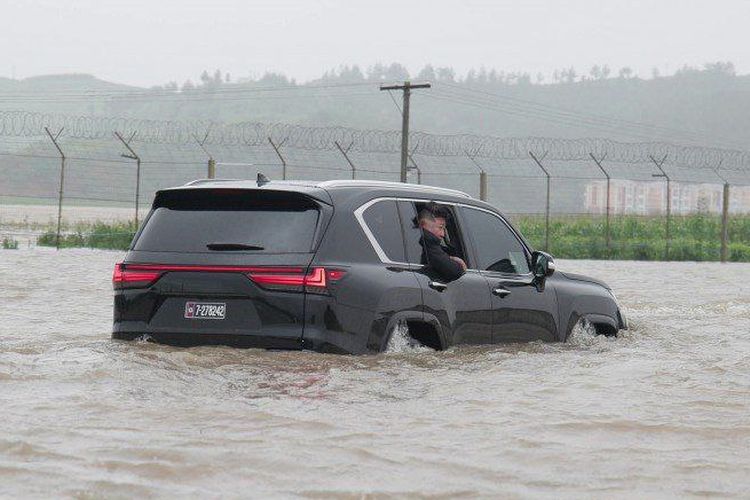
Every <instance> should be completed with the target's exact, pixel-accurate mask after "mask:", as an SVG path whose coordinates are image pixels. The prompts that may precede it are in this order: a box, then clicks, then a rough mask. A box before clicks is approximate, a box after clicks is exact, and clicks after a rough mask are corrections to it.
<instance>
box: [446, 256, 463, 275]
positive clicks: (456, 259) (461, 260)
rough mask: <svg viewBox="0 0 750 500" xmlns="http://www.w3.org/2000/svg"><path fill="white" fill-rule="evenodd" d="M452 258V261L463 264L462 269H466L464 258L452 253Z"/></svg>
mask: <svg viewBox="0 0 750 500" xmlns="http://www.w3.org/2000/svg"><path fill="white" fill-rule="evenodd" d="M450 258H451V260H452V261H454V262H458V264H459V265H460V266H461V269H463V270H464V271H466V262H464V260H463V259H462V258H461V257H456V256H454V255H451V256H450Z"/></svg>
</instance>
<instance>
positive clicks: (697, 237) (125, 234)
mask: <svg viewBox="0 0 750 500" xmlns="http://www.w3.org/2000/svg"><path fill="white" fill-rule="evenodd" d="M513 222H514V223H515V224H516V227H518V228H519V229H520V231H521V232H522V233H523V235H524V236H525V237H526V239H527V240H528V241H529V242H530V243H531V245H532V246H533V247H534V248H539V249H543V248H544V228H545V221H544V217H543V216H521V217H516V218H515V219H514V221H513ZM605 227H606V225H605V219H604V217H598V216H558V217H553V218H551V219H550V237H549V240H550V248H549V252H550V253H551V254H552V255H554V256H555V257H557V258H560V259H614V260H664V256H665V247H666V245H665V244H666V226H665V221H664V218H663V217H637V216H620V217H613V218H612V219H611V222H610V234H611V244H610V248H607V243H606V238H605V234H606V233H605ZM135 231H136V227H135V224H133V222H122V223H114V224H106V223H103V222H95V223H93V224H84V223H81V224H77V225H76V226H74V228H73V230H72V231H68V232H66V233H65V234H64V235H63V236H62V237H61V239H60V247H62V248H71V247H87V248H101V249H112V250H127V248H128V247H129V246H130V242H131V241H132V239H133V236H134V235H135ZM671 233H672V241H671V245H670V250H669V259H670V260H689V261H717V260H719V258H720V252H721V242H720V239H719V235H720V234H721V219H720V218H719V217H716V216H710V215H692V216H687V217H674V218H673V219H672V225H671ZM729 242H730V244H729V260H731V261H734V262H750V216H742V217H732V218H731V219H730V221H729ZM37 244H39V245H42V246H52V247H53V246H55V231H54V230H48V231H47V232H45V233H44V234H42V235H41V236H40V237H39V238H38V240H37ZM3 245H5V242H3Z"/></svg>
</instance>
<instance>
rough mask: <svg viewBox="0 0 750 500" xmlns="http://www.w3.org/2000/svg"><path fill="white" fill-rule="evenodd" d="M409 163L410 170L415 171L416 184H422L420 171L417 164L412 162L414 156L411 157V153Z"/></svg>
mask: <svg viewBox="0 0 750 500" xmlns="http://www.w3.org/2000/svg"><path fill="white" fill-rule="evenodd" d="M409 161H410V162H411V164H412V168H413V169H414V170H416V171H417V184H422V169H421V168H419V165H417V162H416V161H414V156H412V154H411V153H409Z"/></svg>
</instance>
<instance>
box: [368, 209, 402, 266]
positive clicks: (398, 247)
mask: <svg viewBox="0 0 750 500" xmlns="http://www.w3.org/2000/svg"><path fill="white" fill-rule="evenodd" d="M362 218H363V220H364V222H365V224H366V225H367V227H368V228H369V229H370V231H371V232H372V235H373V236H374V237H375V240H376V241H377V242H378V245H380V248H381V249H382V250H383V252H385V255H386V257H387V258H388V260H390V261H392V262H406V257H405V256H404V240H403V235H402V234H401V224H400V222H399V218H398V210H397V209H396V202H395V201H393V200H383V201H379V202H377V203H374V204H372V205H370V206H369V207H367V209H366V210H365V211H364V213H363V214H362Z"/></svg>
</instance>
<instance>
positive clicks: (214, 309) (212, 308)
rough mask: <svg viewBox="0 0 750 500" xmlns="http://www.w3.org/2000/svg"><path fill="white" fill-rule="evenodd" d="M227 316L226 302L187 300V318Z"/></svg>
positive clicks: (220, 317) (221, 317) (219, 317)
mask: <svg viewBox="0 0 750 500" xmlns="http://www.w3.org/2000/svg"><path fill="white" fill-rule="evenodd" d="M226 316H227V305H226V303H224V302H185V319H224V318H226Z"/></svg>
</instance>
